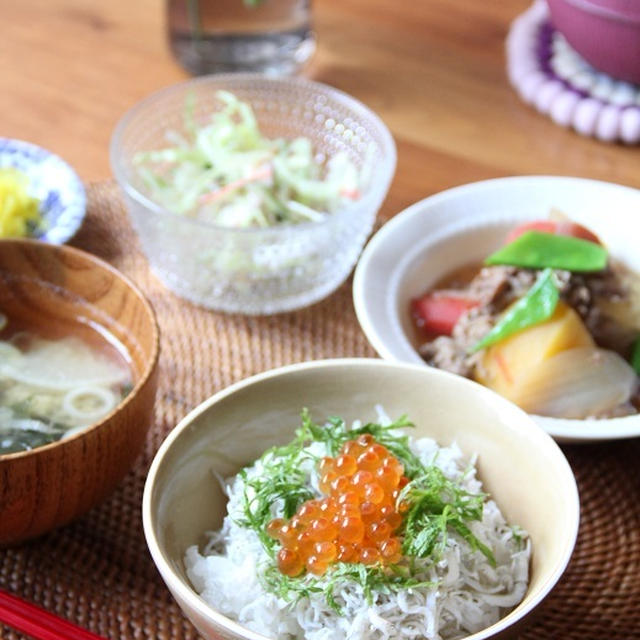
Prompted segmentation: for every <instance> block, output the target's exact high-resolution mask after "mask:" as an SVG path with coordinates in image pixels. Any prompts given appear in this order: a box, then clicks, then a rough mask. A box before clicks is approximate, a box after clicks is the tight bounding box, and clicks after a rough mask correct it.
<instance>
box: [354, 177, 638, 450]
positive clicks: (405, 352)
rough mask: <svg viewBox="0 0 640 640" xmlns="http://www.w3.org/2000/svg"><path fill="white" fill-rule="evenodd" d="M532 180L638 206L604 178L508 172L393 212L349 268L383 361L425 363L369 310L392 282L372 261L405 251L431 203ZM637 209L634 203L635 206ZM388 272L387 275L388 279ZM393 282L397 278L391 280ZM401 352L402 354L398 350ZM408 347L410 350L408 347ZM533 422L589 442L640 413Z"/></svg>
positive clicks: (629, 427) (615, 432)
mask: <svg viewBox="0 0 640 640" xmlns="http://www.w3.org/2000/svg"><path fill="white" fill-rule="evenodd" d="M532 183H538V184H539V188H540V189H543V188H544V187H545V186H550V185H552V184H553V185H555V186H557V185H560V184H566V185H567V187H569V188H575V189H580V188H581V187H585V186H587V185H588V186H590V187H592V188H593V187H600V188H603V189H608V190H611V191H612V192H613V191H615V192H625V193H626V195H627V196H629V197H633V198H635V199H637V200H638V203H639V205H640V191H639V190H637V189H633V188H632V187H626V186H623V185H618V184H614V183H611V182H604V181H601V180H591V179H587V178H574V177H564V176H546V175H538V176H510V177H505V178H495V179H491V180H482V181H479V182H472V183H469V184H464V185H461V186H458V187H453V188H451V189H447V190H445V191H441V192H439V193H436V194H434V195H432V196H429V197H427V198H424V199H423V200H420V201H419V202H416V203H415V204H413V205H411V206H410V207H408V208H407V209H405V210H403V211H402V212H400V213H398V214H397V215H395V216H394V217H393V218H391V220H389V222H387V223H386V224H385V225H384V226H383V227H382V228H381V229H380V230H379V231H378V232H377V233H376V234H375V235H374V236H373V237H372V238H371V240H370V241H369V243H368V244H367V246H366V247H365V248H364V250H363V252H362V254H361V256H360V260H359V261H358V264H357V266H356V269H355V274H354V278H353V301H354V306H355V311H356V316H357V317H358V322H359V323H360V327H361V328H362V330H363V331H364V333H365V335H366V337H367V339H368V341H369V342H370V344H371V346H372V347H373V348H374V349H375V350H376V352H377V353H378V354H379V355H380V356H381V357H382V358H384V359H385V360H392V361H396V362H412V363H415V364H420V366H425V367H426V366H428V365H427V364H426V363H424V362H423V361H422V358H421V357H420V356H419V354H418V353H417V352H416V351H415V349H413V347H412V346H411V345H410V343H409V340H408V339H406V338H405V341H406V344H403V345H397V344H396V343H395V342H394V343H393V344H391V343H390V342H389V341H387V340H386V339H385V337H384V329H385V328H386V327H388V326H389V325H391V324H392V325H396V324H397V318H391V317H389V316H388V315H386V314H387V309H385V310H384V312H383V313H379V314H375V313H372V311H371V309H370V308H369V305H368V304H367V303H368V299H369V291H370V289H371V288H372V287H378V288H380V286H383V287H384V286H385V285H388V286H390V285H392V284H393V283H392V282H385V283H382V284H381V283H380V282H372V281H371V279H370V278H371V268H372V263H374V262H375V261H376V260H379V259H381V258H382V257H386V258H389V259H390V258H392V257H394V256H397V257H398V259H401V256H403V255H404V254H405V253H406V251H409V250H410V248H411V246H412V244H413V238H414V236H413V235H412V233H411V227H412V225H413V224H414V221H415V220H416V219H422V218H424V217H428V216H429V215H430V214H431V212H432V211H433V210H434V209H436V208H437V207H439V206H441V205H443V204H445V205H446V203H447V202H449V201H452V200H457V199H459V198H470V197H472V196H473V195H474V194H476V193H479V192H483V191H490V190H494V191H499V190H503V189H508V190H514V189H518V188H520V187H521V186H523V185H525V184H532ZM638 208H639V209H640V206H639V207H638ZM400 230H405V232H404V235H403V241H404V244H403V245H402V246H401V247H398V246H390V236H391V235H392V234H395V235H399V231H400ZM393 275H394V274H389V280H390V281H391V280H392V279H393ZM396 284H397V283H396ZM399 350H400V351H402V355H399V354H398V351H399ZM409 350H410V352H411V353H410V352H409ZM533 417H534V419H535V420H536V422H538V424H540V425H541V426H542V428H543V429H545V431H547V433H549V434H550V435H551V436H553V437H554V438H555V439H556V440H558V441H559V442H572V443H592V442H599V441H606V440H620V439H626V438H635V437H638V436H640V414H639V415H634V416H628V417H624V418H612V419H609V420H563V419H556V418H548V417H544V416H533Z"/></svg>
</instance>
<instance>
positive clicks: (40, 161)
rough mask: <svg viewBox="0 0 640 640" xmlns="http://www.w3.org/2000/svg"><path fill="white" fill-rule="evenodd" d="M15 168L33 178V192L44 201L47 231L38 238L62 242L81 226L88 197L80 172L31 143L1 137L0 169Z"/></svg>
mask: <svg viewBox="0 0 640 640" xmlns="http://www.w3.org/2000/svg"><path fill="white" fill-rule="evenodd" d="M8 167H12V168H14V169H17V170H18V171H22V172H23V173H24V174H26V175H27V176H28V178H29V195H31V196H33V197H34V198H38V200H39V201H40V214H41V215H42V219H43V221H44V225H43V227H44V228H43V230H42V231H39V232H36V234H35V235H34V236H33V237H34V238H36V239H37V240H42V241H43V242H50V243H52V244H62V243H64V242H66V241H67V240H69V239H70V238H71V237H72V236H73V234H74V233H75V232H76V231H77V230H78V229H79V227H80V225H81V224H82V220H83V219H84V215H85V211H86V205H87V197H86V194H85V190H84V186H83V185H82V182H81V181H80V178H78V176H77V174H76V172H75V171H74V170H73V169H72V168H71V167H70V166H69V165H68V164H67V163H66V162H65V161H64V160H62V158H60V157H58V156H56V155H54V154H53V153H51V152H50V151H47V150H46V149H43V148H42V147H38V146H37V145H35V144H31V143H30V142H24V141H22V140H13V139H11V138H0V168H3V169H5V168H8Z"/></svg>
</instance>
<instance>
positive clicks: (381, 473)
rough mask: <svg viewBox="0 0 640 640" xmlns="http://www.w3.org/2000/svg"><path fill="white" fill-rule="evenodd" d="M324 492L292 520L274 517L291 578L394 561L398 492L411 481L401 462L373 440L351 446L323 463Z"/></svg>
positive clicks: (398, 546)
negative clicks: (339, 565)
mask: <svg viewBox="0 0 640 640" xmlns="http://www.w3.org/2000/svg"><path fill="white" fill-rule="evenodd" d="M319 472H320V482H319V486H320V490H321V491H322V492H323V493H324V494H325V495H326V496H327V497H325V498H322V499H316V500H308V501H307V502H305V503H304V504H302V505H300V507H299V508H298V511H297V512H296V514H295V515H294V516H293V518H291V520H290V521H289V522H286V521H285V520H284V519H282V518H274V519H273V520H271V521H270V522H269V524H268V525H267V533H268V534H269V536H271V537H272V538H274V539H276V540H279V541H280V543H281V544H282V548H281V549H280V551H279V552H278V568H279V569H280V571H281V572H282V573H283V574H284V575H287V576H292V577H293V576H297V575H299V574H300V573H302V572H303V571H304V570H305V569H306V570H307V571H310V572H311V573H314V574H316V575H322V574H323V573H324V572H325V571H326V570H327V569H328V568H329V566H330V565H332V564H333V563H335V562H361V563H363V564H365V565H372V564H376V563H383V564H390V563H395V562H398V560H400V558H401V557H402V543H401V540H400V539H399V538H398V537H397V536H396V535H395V533H396V531H397V530H398V528H399V527H400V525H401V524H402V515H401V512H402V511H404V509H405V508H406V506H405V505H403V504H401V505H399V507H398V508H399V511H398V510H397V509H396V507H395V504H396V498H397V497H398V493H399V492H400V490H401V489H402V487H404V486H405V485H406V484H407V483H408V482H409V480H408V478H407V477H406V476H405V475H404V467H403V465H402V463H401V462H400V461H399V460H398V459H397V458H396V457H395V456H393V455H392V454H391V453H390V452H389V450H388V449H387V448H386V447H384V446H382V445H381V444H378V443H377V442H376V441H375V439H374V438H373V436H371V435H369V434H363V435H361V436H358V438H357V439H356V440H350V441H348V442H346V443H345V444H344V445H343V447H342V449H341V450H340V453H339V454H338V455H337V456H336V457H335V458H328V457H327V458H322V460H321V461H320V463H319Z"/></svg>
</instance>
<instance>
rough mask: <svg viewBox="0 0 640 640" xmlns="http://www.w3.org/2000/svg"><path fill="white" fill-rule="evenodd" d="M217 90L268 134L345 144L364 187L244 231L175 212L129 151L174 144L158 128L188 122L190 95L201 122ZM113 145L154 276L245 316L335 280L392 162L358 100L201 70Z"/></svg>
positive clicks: (349, 262) (293, 301)
mask: <svg viewBox="0 0 640 640" xmlns="http://www.w3.org/2000/svg"><path fill="white" fill-rule="evenodd" d="M220 89H224V90H226V91H230V92H232V93H233V94H235V95H236V96H237V97H238V98H240V99H241V100H243V101H247V102H249V103H250V104H251V106H252V107H253V109H254V112H255V114H256V117H257V119H258V123H259V126H260V129H261V131H262V132H263V134H264V135H266V136H268V137H270V138H272V137H283V138H289V139H290V138H295V137H299V136H304V137H306V138H309V139H310V140H311V142H312V144H313V147H314V151H315V153H316V154H317V155H318V157H320V158H322V157H324V158H328V157H330V156H332V155H334V154H335V153H337V152H338V151H343V152H345V153H346V154H347V155H348V157H349V158H350V160H351V161H352V162H353V163H354V164H355V165H356V167H357V168H358V169H359V170H360V172H361V175H366V176H367V178H366V182H365V184H364V186H363V189H362V195H361V197H360V198H359V199H358V200H356V201H354V202H352V203H349V205H348V206H345V207H344V208H342V209H340V210H338V211H337V212H335V213H333V214H331V215H330V216H328V217H327V218H325V219H324V220H323V221H321V222H309V223H303V224H297V225H291V224H287V225H282V226H277V227H275V226H274V227H266V228H240V229H238V228H231V227H222V226H219V225H215V224H211V223H207V222H204V221H200V220H196V219H193V218H189V217H185V216H182V215H178V214H175V213H172V212H171V211H168V210H167V209H165V208H163V207H162V206H161V205H160V204H158V203H157V202H154V201H152V200H151V199H150V198H149V197H148V195H147V192H146V188H145V186H144V184H143V182H142V180H141V178H140V176H139V175H138V172H137V171H136V166H135V164H134V157H135V156H136V154H137V153H139V152H141V151H150V150H154V149H160V148H163V147H165V146H173V145H171V144H170V143H167V140H166V138H165V135H166V133H167V131H169V130H175V131H178V132H180V131H184V110H185V100H186V99H187V96H189V99H190V100H191V99H192V98H191V96H193V99H194V102H195V105H196V106H195V118H196V120H197V121H206V120H207V118H208V116H209V115H210V114H211V112H212V111H214V110H217V109H219V108H220V107H221V104H220V103H219V101H218V100H217V98H216V92H217V91H218V90H220ZM110 155H111V165H112V169H113V173H114V175H115V177H116V180H117V181H118V183H119V184H120V186H121V188H122V190H123V192H124V197H125V201H126V204H127V207H128V210H129V213H130V216H131V220H132V222H133V226H134V228H135V229H136V231H137V233H138V235H139V237H140V240H141V243H142V248H143V251H144V252H145V254H146V255H147V257H148V259H149V262H150V263H151V267H152V269H153V270H154V272H155V273H156V274H157V276H158V277H159V278H160V279H161V280H162V281H163V282H164V284H165V285H166V286H167V287H169V289H171V290H172V291H173V292H174V293H176V294H178V295H179V296H182V297H184V298H187V299H188V300H191V301H192V302H195V303H197V304H200V305H203V306H205V307H208V308H211V309H216V310H219V311H226V312H231V313H244V314H269V313H277V312H282V311H289V310H292V309H297V308H300V307H303V306H306V305H309V304H311V303H313V302H316V301H318V300H320V299H322V298H324V297H325V296H327V295H329V294H330V293H331V292H333V291H334V290H335V289H336V288H337V287H338V286H340V284H342V282H344V280H346V278H347V277H348V275H349V273H350V272H351V269H352V268H353V265H354V264H355V262H356V260H357V258H358V256H359V254H360V251H361V250H362V247H363V245H364V243H365V241H366V239H367V237H368V235H369V233H370V232H371V229H372V227H373V223H374V220H375V217H376V213H377V211H378V209H379V207H380V205H381V204H382V201H383V199H384V197H385V195H386V193H387V190H388V188H389V184H390V182H391V179H392V177H393V173H394V170H395V164H396V151H395V145H394V142H393V138H392V137H391V134H390V132H389V130H388V129H387V127H386V126H385V125H384V123H383V122H382V121H381V120H380V119H379V118H378V117H377V116H376V115H375V114H374V113H373V112H372V111H370V110H369V109H368V108H367V107H365V106H364V105H363V104H361V103H360V102H358V101H357V100H355V99H354V98H352V97H350V96H348V95H346V94H345V93H342V92H340V91H338V90H336V89H333V88H332V87H329V86H326V85H323V84H319V83H317V82H311V81H308V80H304V79H300V78H270V77H264V76H260V75H255V74H227V75H216V76H208V77H203V78H197V79H193V80H189V81H187V82H184V83H181V84H178V85H174V86H171V87H168V88H166V89H164V90H161V91H159V92H157V93H155V94H153V95H151V96H150V97H148V98H146V99H145V100H143V101H142V102H140V103H138V104H137V105H136V106H134V107H133V108H132V109H131V110H130V111H129V112H127V113H126V114H125V115H124V117H123V118H122V120H121V121H120V122H119V123H118V125H117V127H116V129H115V131H114V133H113V136H112V140H111V149H110Z"/></svg>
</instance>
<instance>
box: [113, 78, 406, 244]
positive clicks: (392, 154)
mask: <svg viewBox="0 0 640 640" xmlns="http://www.w3.org/2000/svg"><path fill="white" fill-rule="evenodd" d="M251 81H256V82H258V81H259V82H262V83H265V82H268V83H273V84H284V85H287V84H291V85H297V86H299V87H308V88H312V87H314V88H315V89H316V90H317V91H319V92H321V93H325V94H332V95H333V96H334V97H335V98H337V99H338V100H339V101H340V102H341V103H342V104H344V105H345V106H346V107H348V108H349V109H351V110H352V111H353V112H354V113H355V114H356V117H361V118H366V119H368V120H370V121H371V123H372V124H373V126H374V127H375V129H376V131H377V132H378V133H379V134H380V136H381V138H382V153H383V155H384V157H385V159H388V160H387V162H388V167H389V169H388V172H386V173H384V172H381V171H380V170H379V169H376V170H375V174H376V175H373V176H372V178H371V183H370V185H369V187H368V188H367V190H366V192H365V193H363V195H362V197H361V198H360V199H358V200H357V201H355V202H353V203H347V204H345V205H344V206H343V207H342V208H341V209H340V210H339V211H336V212H335V213H333V214H331V216H329V217H327V218H325V220H321V221H318V222H301V223H299V224H295V225H292V224H287V225H280V226H273V227H258V228H254V227H248V228H246V227H224V226H221V225H217V224H214V223H212V222H206V221H203V220H198V219H195V218H189V217H186V216H182V215H180V214H177V213H174V212H172V211H170V210H169V209H166V208H164V207H163V206H162V205H160V204H158V203H157V202H155V201H154V200H151V199H150V198H148V197H147V196H145V195H144V194H143V193H142V192H140V191H139V190H138V189H136V188H135V187H134V186H133V185H132V184H131V183H130V182H129V180H127V178H126V177H125V172H124V170H123V169H122V167H121V166H120V160H119V159H118V157H117V156H118V152H119V147H120V140H121V138H122V136H123V133H124V130H125V129H126V127H127V125H128V124H129V121H130V120H131V119H132V118H134V117H135V116H136V115H137V114H138V113H139V112H140V111H141V110H143V109H144V108H145V107H147V106H148V105H149V104H153V103H154V102H156V101H157V100H158V99H159V98H162V97H164V96H165V95H171V94H172V93H175V92H178V91H182V90H185V91H186V90H187V89H188V87H190V86H196V85H199V84H207V83H211V82H214V83H215V84H220V85H224V83H225V82H246V83H247V84H249V83H251ZM109 160H110V164H111V170H112V172H113V175H114V177H115V178H116V181H117V182H118V184H119V185H120V188H121V189H122V190H123V191H124V192H125V193H126V195H127V196H128V197H129V198H131V199H132V200H134V201H135V202H137V203H138V204H140V205H141V206H143V207H144V208H145V209H147V210H149V211H150V212H152V213H153V214H154V215H162V216H169V217H172V218H178V219H180V220H184V223H185V224H191V225H192V226H193V227H194V228H206V229H212V230H218V231H221V232H224V233H237V234H252V233H253V234H256V233H260V234H264V235H269V234H273V235H275V234H279V233H280V231H281V229H283V228H286V229H287V230H288V232H290V233H291V232H298V231H299V232H300V233H306V232H307V231H309V230H311V231H312V230H313V229H314V228H318V227H321V226H323V225H326V224H327V222H328V221H332V220H338V219H339V218H342V217H343V216H350V215H351V212H352V211H353V210H354V209H360V208H361V207H362V206H363V205H364V204H365V203H366V202H367V201H370V203H378V201H380V202H379V204H377V206H375V207H372V208H373V209H375V211H374V213H373V216H372V217H375V213H377V210H378V209H379V207H380V204H381V203H382V200H383V199H384V197H385V195H386V193H387V191H388V189H389V185H390V184H391V181H392V179H393V176H394V175H395V170H396V164H397V151H396V145H395V141H394V139H393V136H392V135H391V132H390V131H389V128H388V127H387V125H386V124H385V123H384V122H383V121H382V119H381V118H380V116H378V115H377V114H376V113H375V112H374V111H373V110H372V109H370V108H369V107H367V106H366V105H365V104H364V103H362V102H360V101H359V100H357V99H356V98H354V97H353V96H350V95H349V94H348V93H345V92H344V91H341V90H340V89H336V88H335V87H332V86H330V85H328V84H324V83H322V82H316V81H314V80H307V79H306V78H302V77H286V76H285V77H272V76H265V75H263V74H259V73H221V74H215V75H208V76H200V77H198V78H191V79H189V80H185V81H184V82H179V83H176V84H172V85H169V86H168V87H164V88H163V89H160V90H158V91H155V92H154V93H152V94H150V95H148V96H147V97H146V98H144V99H142V100H141V101H140V102H137V103H136V104H135V105H133V106H132V107H131V108H130V109H129V110H128V111H127V112H126V113H125V114H124V115H123V116H122V118H120V120H119V121H118V123H117V125H116V127H115V129H114V130H113V133H112V135H111V141H110V144H109Z"/></svg>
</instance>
